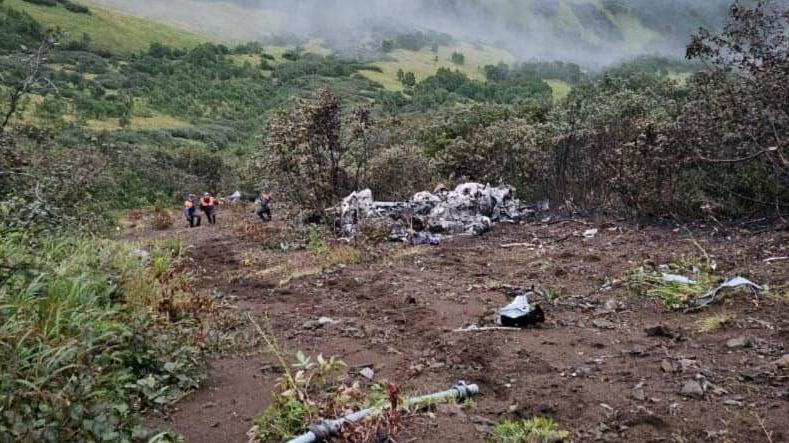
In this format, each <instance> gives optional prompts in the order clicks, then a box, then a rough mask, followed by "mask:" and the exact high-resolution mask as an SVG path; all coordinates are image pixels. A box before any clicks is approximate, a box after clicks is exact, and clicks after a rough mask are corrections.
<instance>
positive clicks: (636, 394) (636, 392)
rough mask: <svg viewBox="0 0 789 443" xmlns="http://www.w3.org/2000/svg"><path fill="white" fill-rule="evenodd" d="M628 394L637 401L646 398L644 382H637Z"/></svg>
mask: <svg viewBox="0 0 789 443" xmlns="http://www.w3.org/2000/svg"><path fill="white" fill-rule="evenodd" d="M630 395H631V397H633V400H637V401H644V400H646V399H647V396H646V394H645V393H644V384H643V383H639V384H637V385H636V386H635V387H634V388H633V391H632V392H631V393H630Z"/></svg>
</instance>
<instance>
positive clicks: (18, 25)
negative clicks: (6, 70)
mask: <svg viewBox="0 0 789 443" xmlns="http://www.w3.org/2000/svg"><path fill="white" fill-rule="evenodd" d="M40 38H41V28H40V26H39V25H38V23H36V21H35V20H33V18H32V17H30V15H28V14H26V13H24V12H20V11H17V10H16V9H12V8H10V7H7V6H4V5H3V4H2V3H0V54H3V53H8V52H15V51H18V50H19V48H20V47H21V46H28V47H30V46H33V45H35V44H36V42H37V41H38V40H39V39H40Z"/></svg>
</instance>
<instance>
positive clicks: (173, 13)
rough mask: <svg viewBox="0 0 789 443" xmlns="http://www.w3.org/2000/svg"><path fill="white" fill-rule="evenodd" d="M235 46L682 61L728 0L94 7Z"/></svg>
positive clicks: (158, 0) (375, 0)
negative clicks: (402, 36)
mask: <svg viewBox="0 0 789 443" xmlns="http://www.w3.org/2000/svg"><path fill="white" fill-rule="evenodd" d="M96 1H99V2H101V3H102V4H105V5H109V6H112V7H114V8H120V9H122V10H125V11H128V12H133V13H135V14H139V15H143V16H145V17H148V18H151V19H154V20H157V21H162V22H167V23H175V24H177V25H179V26H183V27H185V28H187V29H190V30H194V31H196V32H199V33H201V34H211V35H213V36H215V37H217V38H220V39H223V40H230V41H247V40H260V39H270V38H272V37H287V38H289V39H291V40H299V39H310V38H321V39H323V40H324V41H325V42H326V44H327V45H328V46H329V47H331V48H332V49H335V50H338V51H341V52H346V53H349V52H350V53H353V54H354V55H358V54H359V53H362V54H364V53H369V52H370V51H374V50H375V49H378V48H379V45H380V43H381V41H382V40H383V39H385V38H391V37H392V36H395V35H397V34H399V33H409V32H414V31H415V30H422V31H426V30H432V31H437V32H440V33H445V34H448V35H450V36H452V37H454V38H455V39H456V40H459V41H465V42H471V43H482V44H487V45H493V46H496V47H499V48H501V49H505V50H507V51H509V52H510V53H512V54H513V55H515V56H516V57H517V58H520V59H528V58H542V59H552V60H553V59H562V60H571V61H576V62H582V63H586V64H597V65H599V64H605V63H610V62H612V61H615V60H618V59H621V58H626V57H630V56H633V55H637V54H641V53H654V52H659V53H664V54H674V55H681V53H682V49H683V48H684V45H685V44H686V43H687V41H688V38H689V35H690V34H691V33H692V32H693V31H695V30H696V29H697V28H698V27H699V26H707V27H716V26H718V25H719V24H720V23H721V22H722V19H723V18H724V16H725V13H726V9H727V6H728V5H729V3H730V2H729V0H705V1H692V0H658V1H650V0H403V1H398V2H391V1H386V0H135V1H130V0H96Z"/></svg>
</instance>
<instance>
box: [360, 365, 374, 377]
mask: <svg viewBox="0 0 789 443" xmlns="http://www.w3.org/2000/svg"><path fill="white" fill-rule="evenodd" d="M359 375H361V376H362V377H364V378H366V379H367V380H372V379H373V377H375V371H373V370H372V368H370V367H369V366H368V367H364V368H362V369H361V370H360V371H359Z"/></svg>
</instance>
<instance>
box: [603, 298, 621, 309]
mask: <svg viewBox="0 0 789 443" xmlns="http://www.w3.org/2000/svg"><path fill="white" fill-rule="evenodd" d="M624 307H625V304H624V303H622V302H621V301H619V300H617V299H614V298H609V299H608V300H606V301H605V303H604V304H603V308H605V310H606V311H609V312H616V311H621V310H622V309H624Z"/></svg>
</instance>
